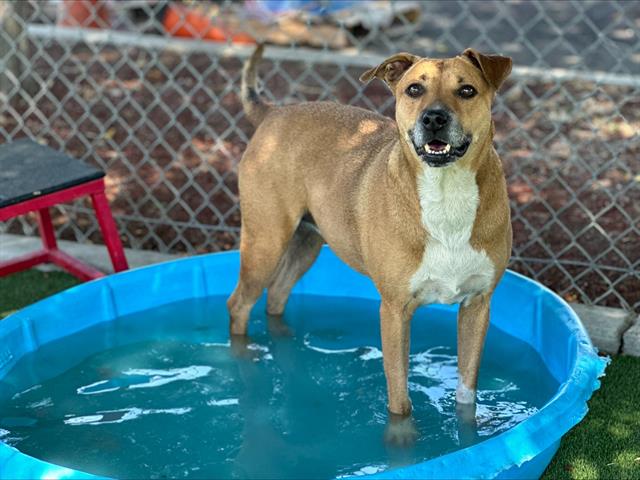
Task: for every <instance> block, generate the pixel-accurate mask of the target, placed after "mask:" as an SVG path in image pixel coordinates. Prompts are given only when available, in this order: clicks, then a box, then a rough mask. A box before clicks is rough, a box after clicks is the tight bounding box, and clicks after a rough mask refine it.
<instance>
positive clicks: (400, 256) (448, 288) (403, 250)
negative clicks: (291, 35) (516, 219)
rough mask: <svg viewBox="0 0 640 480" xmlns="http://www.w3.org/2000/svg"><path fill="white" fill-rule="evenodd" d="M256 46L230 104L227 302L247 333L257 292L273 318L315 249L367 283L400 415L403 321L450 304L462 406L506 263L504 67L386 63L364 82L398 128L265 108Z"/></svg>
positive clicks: (381, 121) (469, 394) (325, 111)
mask: <svg viewBox="0 0 640 480" xmlns="http://www.w3.org/2000/svg"><path fill="white" fill-rule="evenodd" d="M261 56H262V47H258V49H257V50H256V52H255V53H254V54H253V57H252V58H251V59H250V60H249V62H248V63H247V64H246V66H245V70H244V72H243V85H242V102H243V105H244V108H245V112H246V114H247V116H248V117H249V119H250V120H251V121H252V122H253V123H254V124H255V125H256V126H257V127H258V128H257V130H256V132H255V135H254V136H253V139H252V140H251V142H250V143H249V145H248V146H247V150H246V152H245V153H244V156H243V158H242V162H241V163H240V167H239V185H240V205H241V209H242V210H241V211H242V232H241V241H240V252H241V268H240V281H239V283H238V286H237V287H236V289H235V291H234V292H233V294H232V296H231V297H230V298H229V301H228V303H227V305H228V307H229V313H230V317H231V324H230V328H231V334H232V335H245V334H246V332H247V321H248V319H249V313H250V311H251V308H252V307H253V305H254V304H255V302H256V301H257V299H258V297H259V296H260V295H261V294H262V292H263V291H264V289H265V288H268V305H267V311H268V313H269V314H274V315H279V314H281V313H282V312H283V310H284V307H285V303H286V301H287V298H288V296H289V293H290V292H291V289H292V287H293V285H294V284H295V282H296V281H297V280H298V279H299V278H300V277H301V276H302V275H303V274H304V273H305V272H306V271H307V269H308V268H309V267H310V266H311V264H312V263H313V262H314V260H315V259H316V257H317V255H318V252H319V250H320V247H321V245H322V243H323V239H324V240H326V242H327V243H328V244H329V245H330V247H331V249H332V250H333V251H334V252H335V253H336V254H337V255H338V256H339V257H340V258H342V260H344V261H345V262H346V263H347V264H348V265H350V266H351V267H352V268H354V269H356V270H357V271H359V272H361V273H363V274H365V275H367V276H369V277H370V278H371V279H372V280H373V281H374V283H375V285H376V287H377V289H378V291H379V292H380V296H381V299H382V301H381V306H380V321H381V334H382V350H383V355H384V371H385V375H386V378H387V392H388V399H389V403H388V408H389V410H390V412H392V413H395V414H399V415H408V414H409V413H410V412H411V402H410V400H409V396H408V391H407V375H408V365H409V325H410V322H411V317H412V315H413V312H414V311H415V309H416V308H417V307H418V306H420V305H423V304H426V303H434V302H436V303H449V304H451V303H460V312H459V315H458V370H459V382H458V389H457V392H456V399H457V401H458V403H459V404H472V405H473V404H474V403H475V397H476V385H477V380H478V368H479V365H480V358H481V354H482V348H483V344H484V339H485V334H486V331H487V326H488V323H489V301H490V299H491V295H492V293H493V291H494V288H495V286H496V284H497V282H498V280H499V279H500V277H501V276H502V274H503V273H504V270H505V268H506V266H507V262H508V260H509V256H510V253H511V236H512V235H511V223H510V215H509V203H508V198H507V189H506V183H505V179H504V174H503V171H502V165H501V163H500V159H499V158H498V155H497V153H496V151H495V150H494V148H493V144H492V139H493V132H494V126H493V122H492V119H491V104H492V101H493V98H494V96H495V93H496V91H497V90H498V88H499V87H500V85H501V84H502V82H503V81H504V79H505V78H506V77H507V76H508V75H509V73H510V71H511V60H510V59H509V58H506V57H501V56H495V55H482V54H480V53H478V52H476V51H475V50H471V49H469V50H465V51H464V52H463V53H462V55H460V56H458V57H455V58H449V59H445V60H434V59H428V58H420V57H417V56H415V55H411V54H408V53H400V54H397V55H394V56H392V57H390V58H388V59H387V60H385V61H384V62H383V63H381V64H380V65H378V66H377V67H376V68H374V69H371V70H369V71H367V72H365V73H364V74H363V75H362V77H361V80H363V81H365V82H367V81H369V80H371V79H373V78H374V77H375V78H379V79H381V80H383V81H384V82H386V84H387V85H388V86H389V88H390V89H391V91H392V92H393V94H394V95H395V97H396V121H395V122H394V121H392V120H391V119H389V118H386V117H383V116H381V115H378V114H377V113H374V112H370V111H367V110H363V109H360V108H355V107H350V106H344V105H339V104H336V103H330V102H313V103H303V104H298V105H289V106H281V107H275V106H272V105H268V104H265V103H264V102H262V101H261V99H260V98H259V97H258V95H257V93H256V90H255V83H256V75H255V69H256V64H257V62H258V61H259V60H260V58H261Z"/></svg>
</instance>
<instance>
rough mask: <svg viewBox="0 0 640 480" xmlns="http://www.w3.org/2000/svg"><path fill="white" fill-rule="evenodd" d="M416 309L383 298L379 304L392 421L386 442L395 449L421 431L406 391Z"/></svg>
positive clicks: (388, 422) (409, 441) (388, 427)
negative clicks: (415, 421) (413, 318)
mask: <svg viewBox="0 0 640 480" xmlns="http://www.w3.org/2000/svg"><path fill="white" fill-rule="evenodd" d="M412 314H413V309H409V308H408V307H406V306H403V305H402V303H398V302H390V301H388V300H385V299H384V298H383V300H382V304H381V305H380V331H381V334H382V335H381V336H382V355H383V357H382V359H383V363H384V374H385V376H386V378H387V397H388V400H389V403H388V405H387V408H388V410H389V419H388V421H387V427H386V429H385V435H384V437H385V441H386V442H387V443H388V444H391V445H396V446H407V445H411V444H413V443H414V442H415V440H416V438H417V437H418V431H417V430H416V428H415V424H414V421H413V418H412V417H411V400H409V392H408V389H407V376H408V374H409V334H410V329H411V328H410V327H411V315H412Z"/></svg>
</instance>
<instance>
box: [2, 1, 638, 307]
mask: <svg viewBox="0 0 640 480" xmlns="http://www.w3.org/2000/svg"><path fill="white" fill-rule="evenodd" d="M72 3H73V2H59V1H58V2H44V1H29V2H27V1H23V2H0V20H1V21H2V30H1V31H0V66H1V68H0V102H2V107H3V108H2V109H1V111H0V142H6V141H10V140H12V139H16V138H20V137H23V136H30V137H33V138H36V139H37V140H39V141H41V142H45V143H47V144H49V145H50V146H52V147H53V148H57V149H60V150H64V151H66V152H68V153H70V154H72V155H75V156H77V157H79V158H82V159H84V160H86V161H88V162H90V163H92V164H94V165H97V166H99V167H101V168H103V169H105V170H106V171H107V173H108V176H107V183H108V196H109V199H110V201H111V202H112V205H113V210H114V214H115V216H116V220H117V223H118V226H119V228H120V230H121V232H122V237H123V241H124V243H125V244H126V245H127V246H130V247H133V248H138V249H154V250H159V251H165V252H166V251H171V252H186V253H196V252H205V251H216V250H224V249H229V248H233V247H235V246H236V245H237V242H238V234H239V221H240V217H239V210H238V204H237V185H236V165H237V163H238V161H239V159H240V157H241V155H242V152H243V150H244V147H245V145H246V143H247V141H248V138H250V136H251V133H252V128H251V126H250V125H249V123H248V121H247V120H246V119H245V118H244V115H243V113H242V111H241V106H240V103H239V99H238V85H239V77H240V68H241V64H242V60H243V59H244V58H245V57H246V56H247V55H248V54H249V53H250V52H251V50H252V47H251V46H248V45H242V44H239V43H232V42H230V41H227V42H216V41H212V40H207V39H201V38H197V37H202V36H212V35H213V36H215V35H220V32H222V35H223V36H224V35H226V36H227V37H228V38H227V40H230V39H231V38H233V39H235V40H236V42H238V41H243V40H244V41H246V40H247V39H249V38H250V37H253V38H255V39H258V40H263V39H267V41H270V42H272V43H273V42H276V43H280V45H279V46H271V47H269V48H268V49H267V52H266V57H267V61H266V62H265V65H264V66H263V67H262V68H261V77H262V79H263V83H264V90H265V93H266V95H267V96H269V97H271V98H272V100H273V101H275V102H278V103H287V102H298V101H302V100H317V99H333V100H338V101H340V102H343V103H348V104H354V105H359V106H364V107H366V108H370V109H376V110H378V111H380V112H382V113H384V114H387V115H393V99H392V98H391V95H390V94H389V93H388V92H387V91H386V90H385V87H384V86H382V85H381V84H376V83H375V82H374V83H372V84H370V85H366V86H364V85H362V84H360V83H359V82H358V81H357V78H358V76H359V75H360V73H362V71H363V69H364V68H365V67H369V66H371V65H373V64H375V63H376V62H378V61H379V60H380V59H382V58H384V57H385V56H386V55H388V54H391V53H395V52H397V51H402V50H405V51H411V52H413V53H417V54H421V55H424V56H449V55H455V54H458V53H459V52H460V51H462V50H463V49H464V48H466V47H468V46H473V47H475V48H478V49H480V50H484V51H487V52H499V53H502V54H506V55H510V56H512V57H513V58H514V63H515V65H516V68H515V69H514V73H513V75H512V77H511V79H510V80H509V81H508V82H507V84H506V85H505V86H504V87H503V89H502V91H501V93H500V95H499V97H498V100H497V102H496V106H495V110H494V118H495V121H496V129H497V135H496V145H497V147H498V149H499V151H500V154H501V156H502V159H503V163H504V166H505V170H506V174H507V179H508V183H509V192H510V196H511V201H512V211H513V225H514V236H515V242H514V252H513V253H514V255H513V262H512V268H514V269H516V270H518V271H520V272H523V273H525V274H526V275H528V276H531V277H534V278H536V279H538V280H540V281H541V282H543V283H545V284H547V285H548V286H550V287H551V288H553V289H554V290H556V291H558V292H559V293H560V294H561V295H563V296H564V297H565V298H566V299H568V300H571V301H582V302H587V303H595V304H601V305H610V306H620V307H623V308H627V309H635V310H636V311H640V277H639V273H638V272H639V270H640V141H639V135H638V131H639V130H640V53H639V52H640V38H639V33H638V32H639V31H640V4H639V3H638V2H627V1H622V0H620V1H606V2H582V1H566V2H542V1H539V2H538V1H527V2H509V3H504V2H502V1H487V2H467V1H458V2H454V1H449V0H447V1H431V2H391V3H388V2H377V3H375V4H369V7H368V8H367V9H364V11H363V9H357V8H355V9H352V10H351V11H346V13H345V11H342V12H330V14H331V21H329V22H326V21H325V22H324V23H322V24H321V23H320V22H319V21H318V17H317V16H314V12H311V11H307V12H306V13H305V14H304V15H298V16H297V17H291V16H288V17H282V16H280V17H276V16H273V17H271V18H270V23H269V22H267V23H265V22H264V21H262V22H261V21H260V19H264V17H265V12H264V11H259V8H260V7H261V5H263V4H265V3H266V2H244V3H241V2H222V3H203V2H200V3H197V4H194V3H188V2H185V3H182V4H180V3H170V2H168V1H160V0H158V1H153V0H150V1H143V0H131V1H126V2H112V1H102V2H100V1H97V2H92V1H91V0H89V1H86V2H84V5H85V6H87V5H93V6H92V8H91V9H90V15H89V16H88V17H87V18H85V19H84V20H78V17H77V16H76V17H74V16H73V15H72V13H71V12H70V11H69V8H70V7H69V5H71V4H72ZM76 3H78V2H76ZM312 3H313V2H312ZM315 3H323V2H315ZM347 3H349V2H347ZM351 3H352V4H353V6H357V5H356V4H359V3H360V2H351ZM334 4H335V2H333V4H332V3H329V2H324V5H325V6H328V7H329V9H331V8H332V5H334ZM308 6H309V5H308ZM311 6H313V5H311ZM342 6H344V5H342ZM170 12H173V13H176V12H178V20H177V23H174V25H173V26H172V25H170V23H169V22H168V21H167V18H168V14H169V13H170ZM354 12H355V13H354ZM192 14H198V15H200V16H201V17H203V18H205V19H207V21H210V23H211V25H212V27H211V28H208V29H205V30H203V29H201V28H200V27H197V26H196V27H194V26H193V24H191V25H187V24H185V23H184V20H185V19H188V18H190V17H189V15H192ZM325 20H326V18H325ZM63 24H67V25H63ZM322 25H324V26H322ZM327 25H328V26H327ZM87 27H92V28H87ZM180 29H182V30H180ZM185 29H186V30H185ZM323 29H324V30H323ZM283 32H284V33H283ZM178 34H180V35H192V36H194V37H196V38H186V37H184V36H182V37H178V36H176V35H178ZM283 35H284V37H283ZM287 35H288V37H287ZM54 223H55V226H56V229H57V231H58V234H59V235H60V236H61V237H62V238H67V239H72V240H77V241H80V242H86V241H91V242H100V241H101V239H100V238H99V234H98V229H97V225H96V222H95V219H94V218H93V217H92V216H91V214H90V208H88V205H85V204H84V203H82V202H77V203H75V204H72V205H68V206H65V207H60V208H58V209H56V211H55V212H54ZM35 225H36V224H35V223H34V222H33V221H32V220H31V219H29V218H23V219H18V220H14V221H11V222H8V223H6V224H3V225H0V231H5V232H18V233H24V234H34V233H35V228H36V227H35Z"/></svg>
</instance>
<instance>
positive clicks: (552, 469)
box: [0, 270, 640, 480]
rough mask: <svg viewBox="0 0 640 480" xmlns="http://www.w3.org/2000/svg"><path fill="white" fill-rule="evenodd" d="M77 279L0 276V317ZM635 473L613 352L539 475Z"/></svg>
mask: <svg viewBox="0 0 640 480" xmlns="http://www.w3.org/2000/svg"><path fill="white" fill-rule="evenodd" d="M77 283H78V281H77V280H76V279H75V278H73V277H72V276H70V275H68V274H66V273H61V272H47V273H44V272H39V271H36V270H30V271H27V272H22V273H18V274H15V275H10V276H8V277H3V278H0V318H3V317H5V316H7V315H8V314H10V313H11V312H12V311H14V310H17V309H19V308H21V307H23V306H26V305H29V304H30V303H33V302H35V301H37V300H39V299H41V298H44V297H47V296H49V295H52V294H54V293H56V292H59V291H61V290H65V289H67V288H69V287H71V286H73V285H76V284H77ZM613 478H615V479H640V358H633V357H615V358H614V359H613V361H612V362H611V365H609V367H608V368H607V375H606V376H605V377H604V378H603V379H602V386H601V387H600V390H598V391H597V392H596V393H595V394H594V395H593V398H592V399H591V400H590V402H589V413H588V414H587V416H586V418H585V419H584V420H583V421H582V422H581V423H580V424H579V425H578V426H577V427H575V428H574V429H573V430H571V432H569V433H568V434H567V435H566V436H565V437H564V439H563V440H562V444H561V445H560V449H559V450H558V453H557V455H556V456H555V458H554V459H553V461H552V462H551V465H549V468H548V469H547V471H546V472H545V474H544V476H543V479H544V480H555V479H580V480H582V479H613Z"/></svg>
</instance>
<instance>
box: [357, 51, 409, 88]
mask: <svg viewBox="0 0 640 480" xmlns="http://www.w3.org/2000/svg"><path fill="white" fill-rule="evenodd" d="M418 60H420V57H418V56H417V55H412V54H410V53H396V54H395V55H393V56H391V57H389V58H387V59H386V60H385V61H384V62H382V63H381V64H380V65H378V66H377V67H375V68H372V69H371V70H367V71H366V72H364V73H363V74H362V75H361V76H360V81H361V82H363V83H367V82H369V81H370V80H372V79H373V78H374V77H375V78H379V79H380V80H382V81H384V83H386V84H387V85H388V86H389V88H390V89H391V91H393V90H394V88H395V86H396V84H397V83H398V81H399V80H400V79H401V78H402V75H404V73H405V72H406V71H407V70H409V68H411V66H412V65H413V64H414V63H416V62H417V61H418Z"/></svg>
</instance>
